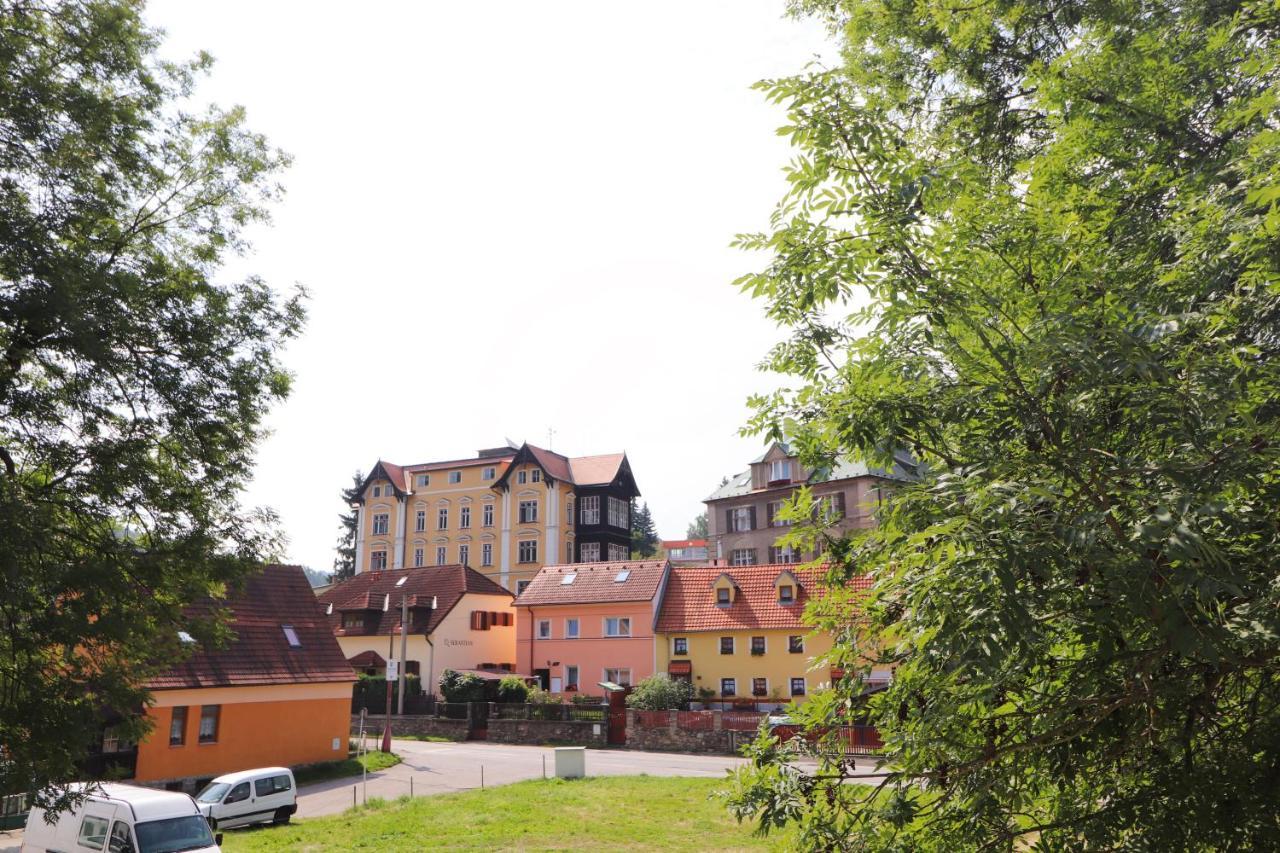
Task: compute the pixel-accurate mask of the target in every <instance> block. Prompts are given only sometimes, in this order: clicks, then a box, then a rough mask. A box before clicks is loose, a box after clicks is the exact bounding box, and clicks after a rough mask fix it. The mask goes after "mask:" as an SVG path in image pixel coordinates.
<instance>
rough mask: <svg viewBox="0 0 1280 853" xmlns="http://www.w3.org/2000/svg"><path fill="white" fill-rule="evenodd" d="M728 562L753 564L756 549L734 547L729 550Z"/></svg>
mask: <svg viewBox="0 0 1280 853" xmlns="http://www.w3.org/2000/svg"><path fill="white" fill-rule="evenodd" d="M729 562H730V563H731V564H732V565H735V566H754V565H755V563H756V549H755V548H734V549H733V550H732V551H730V552H729Z"/></svg>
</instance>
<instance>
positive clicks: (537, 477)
mask: <svg viewBox="0 0 1280 853" xmlns="http://www.w3.org/2000/svg"><path fill="white" fill-rule="evenodd" d="M529 479H530V480H532V481H533V482H535V483H541V482H542V469H541V468H534V469H533V470H532V471H530V472H529Z"/></svg>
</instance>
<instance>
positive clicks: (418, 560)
mask: <svg viewBox="0 0 1280 853" xmlns="http://www.w3.org/2000/svg"><path fill="white" fill-rule="evenodd" d="M425 550H426V549H424V548H414V549H413V565H414V567H415V568H417V567H419V566H422V565H423V564H424V563H425V562H426V559H427V556H426V553H425Z"/></svg>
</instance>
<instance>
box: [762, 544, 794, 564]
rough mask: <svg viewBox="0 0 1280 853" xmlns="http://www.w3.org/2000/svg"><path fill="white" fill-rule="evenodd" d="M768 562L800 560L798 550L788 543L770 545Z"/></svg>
mask: <svg viewBox="0 0 1280 853" xmlns="http://www.w3.org/2000/svg"><path fill="white" fill-rule="evenodd" d="M769 562H771V563H798V562H800V552H799V551H797V550H796V549H795V548H792V547H791V546H790V545H770V546H769Z"/></svg>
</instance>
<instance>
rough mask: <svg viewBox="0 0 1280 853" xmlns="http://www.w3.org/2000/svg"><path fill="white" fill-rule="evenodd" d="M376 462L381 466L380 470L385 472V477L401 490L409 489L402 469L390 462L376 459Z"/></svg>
mask: <svg viewBox="0 0 1280 853" xmlns="http://www.w3.org/2000/svg"><path fill="white" fill-rule="evenodd" d="M378 464H380V465H381V466H382V470H383V471H385V472H386V474H387V479H388V480H390V481H391V482H392V484H393V485H394V486H395V487H396V488H397V489H399V490H400V491H402V492H405V491H408V490H409V483H408V481H407V480H406V479H405V477H404V469H403V468H401V467H400V466H399V465H396V464H394V463H392V462H383V461H382V460H378Z"/></svg>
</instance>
